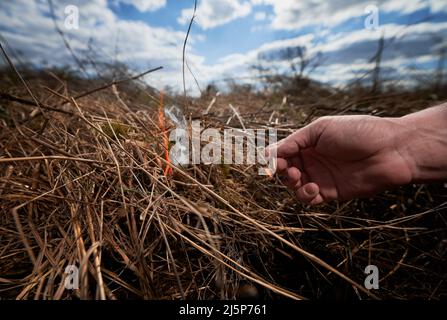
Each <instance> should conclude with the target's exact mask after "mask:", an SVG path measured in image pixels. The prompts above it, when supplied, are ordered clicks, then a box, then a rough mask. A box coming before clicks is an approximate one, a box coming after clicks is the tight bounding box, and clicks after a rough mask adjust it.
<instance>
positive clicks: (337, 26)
mask: <svg viewBox="0 0 447 320" xmlns="http://www.w3.org/2000/svg"><path fill="white" fill-rule="evenodd" d="M53 3H54V7H55V13H56V19H57V23H58V25H59V27H60V28H62V30H63V31H64V33H65V34H66V36H67V38H68V40H69V42H70V45H71V46H72V47H73V49H74V50H75V52H76V54H77V55H78V56H79V57H81V58H83V57H87V56H90V57H92V56H94V58H95V59H99V60H101V61H104V62H107V61H108V62H110V61H114V60H118V61H120V62H123V63H126V64H127V65H129V66H130V67H131V69H132V70H133V71H134V72H141V71H144V70H145V69H146V68H149V67H154V66H158V65H163V66H164V67H165V68H164V69H163V71H159V72H157V74H152V75H150V76H147V78H146V79H145V80H146V81H147V82H148V83H149V84H151V85H153V86H155V87H157V88H162V87H164V86H166V85H169V86H171V87H173V88H174V89H177V90H180V89H181V78H182V76H181V60H182V57H181V51H182V50H181V47H182V44H183V39H184V36H185V33H186V30H187V27H188V22H189V19H190V17H191V15H192V7H193V3H194V1H193V0H111V1H106V0H91V1H88V0H53ZM69 5H74V6H75V7H76V9H77V10H78V13H79V19H78V24H79V28H75V29H73V28H70V27H68V28H67V27H66V24H65V22H66V19H67V12H66V11H65V10H66V8H67V6H69ZM371 5H373V6H374V7H373V8H375V9H376V10H378V11H377V12H378V18H379V19H378V24H377V28H375V29H373V30H371V29H367V28H365V19H369V18H368V17H371V16H370V12H371V11H365V9H366V8H368V6H371ZM50 17H51V16H50V14H49V9H48V3H47V1H46V0H35V1H29V0H14V1H2V2H0V35H1V36H2V38H0V39H4V40H6V44H7V47H8V48H9V49H10V50H12V51H14V52H16V53H17V52H20V60H21V61H27V62H28V63H32V64H33V65H35V66H36V67H41V66H44V65H45V66H59V67H60V66H64V65H68V66H74V61H73V59H72V57H71V56H70V54H69V52H68V51H67V50H66V48H65V47H64V45H63V43H62V41H61V38H60V36H59V35H58V34H57V32H55V30H54V26H53V21H52V19H51V18H50ZM369 21H370V20H369ZM382 34H383V35H384V37H385V46H386V47H385V51H384V57H383V68H384V71H385V72H384V77H386V76H388V77H389V80H394V79H396V78H398V79H400V83H401V84H412V83H414V81H415V80H420V79H432V78H433V69H434V68H435V67H436V66H437V63H438V59H439V52H440V51H441V50H442V49H443V48H447V0H409V1H401V0H378V1H354V0H332V1H323V0H312V1H311V0H281V1H275V0H199V2H198V10H197V15H196V21H195V23H194V25H193V29H192V33H191V37H190V41H189V43H188V48H187V52H188V55H187V59H188V62H189V65H190V66H191V68H192V70H193V71H194V74H195V75H196V76H197V78H198V80H199V82H200V84H201V86H202V87H204V86H205V85H206V84H207V83H209V82H211V81H219V80H221V79H224V78H229V77H235V78H244V79H246V80H244V81H246V82H249V83H255V82H256V81H257V80H256V76H257V75H258V74H256V73H255V71H254V70H253V69H252V68H250V66H251V65H253V64H259V65H262V66H265V67H267V68H268V69H269V70H270V71H268V72H270V73H272V72H288V71H290V61H285V60H280V59H272V58H270V59H262V57H263V56H264V57H265V56H266V53H275V52H280V51H281V50H285V49H287V48H294V47H295V48H296V47H301V48H305V52H306V58H308V59H310V60H312V59H315V57H316V56H317V55H319V56H321V61H320V66H319V67H318V68H317V69H315V70H313V71H312V73H311V74H308V76H310V77H312V78H314V79H315V80H318V81H321V82H324V83H329V84H333V85H343V84H344V83H346V82H347V81H349V80H351V79H352V78H353V77H355V76H356V75H359V74H362V73H365V72H367V71H368V70H370V69H371V68H372V64H371V62H370V59H371V57H372V56H373V55H374V53H375V50H376V48H377V42H378V39H379V38H380V37H381V35H382ZM88 44H90V46H88ZM260 57H261V59H260ZM295 62H299V59H298V57H296V58H295ZM273 70H274V71H273ZM89 71H91V70H89ZM187 80H188V81H187V82H188V90H189V91H190V92H191V93H197V88H195V85H194V81H193V79H192V77H191V76H189V75H188V78H187ZM385 80H386V79H385Z"/></svg>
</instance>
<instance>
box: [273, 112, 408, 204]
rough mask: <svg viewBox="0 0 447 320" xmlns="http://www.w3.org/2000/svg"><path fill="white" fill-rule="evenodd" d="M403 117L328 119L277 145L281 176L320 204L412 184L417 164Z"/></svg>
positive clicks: (305, 198) (298, 192)
mask: <svg viewBox="0 0 447 320" xmlns="http://www.w3.org/2000/svg"><path fill="white" fill-rule="evenodd" d="M400 119H401V118H379V117H374V116H333V117H322V118H320V119H318V120H317V121H314V122H313V123H311V124H310V125H308V126H306V127H304V128H302V129H299V130H297V131H296V132H294V133H293V134H291V135H290V136H288V137H287V138H285V139H283V140H281V141H279V142H278V143H277V144H275V145H272V146H269V148H268V149H267V150H269V151H268V152H270V153H271V151H272V148H275V149H276V152H277V172H278V173H279V174H280V176H282V178H283V182H284V184H285V185H287V186H288V187H289V188H290V189H292V190H293V191H294V192H295V194H296V196H297V198H298V199H299V200H300V201H303V202H305V203H309V204H319V203H322V202H327V201H330V200H350V199H353V198H357V197H366V196H371V195H374V194H376V193H378V192H380V191H383V190H386V189H389V188H391V187H395V186H399V185H403V184H407V183H409V182H411V180H412V178H413V172H412V170H413V165H412V162H411V160H410V158H409V156H408V154H407V150H406V149H405V148H404V147H403V146H405V143H404V141H405V140H406V139H407V138H408V137H409V136H410V134H409V130H410V129H409V128H408V127H407V126H405V125H404V124H402V123H401V122H400V121H401V120H400Z"/></svg>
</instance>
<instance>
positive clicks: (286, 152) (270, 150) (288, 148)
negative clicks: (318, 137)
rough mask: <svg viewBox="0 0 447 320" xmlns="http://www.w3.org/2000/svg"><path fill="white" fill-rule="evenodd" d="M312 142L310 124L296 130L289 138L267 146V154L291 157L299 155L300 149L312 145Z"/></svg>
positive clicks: (268, 155)
mask: <svg viewBox="0 0 447 320" xmlns="http://www.w3.org/2000/svg"><path fill="white" fill-rule="evenodd" d="M311 142H312V137H311V130H310V126H307V127H304V128H301V129H299V130H297V131H295V132H294V133H292V134H291V135H289V136H288V137H287V138H285V139H282V140H281V141H278V142H277V143H274V144H271V145H269V146H268V147H267V148H266V156H267V157H270V156H273V157H275V156H276V157H278V158H289V157H292V156H295V155H297V154H298V152H299V151H300V149H303V148H307V147H309V146H311ZM275 153H276V154H275Z"/></svg>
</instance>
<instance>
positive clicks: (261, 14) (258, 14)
mask: <svg viewBox="0 0 447 320" xmlns="http://www.w3.org/2000/svg"><path fill="white" fill-rule="evenodd" d="M265 19H267V14H266V13H265V12H263V11H260V12H256V13H255V20H256V21H263V20H265Z"/></svg>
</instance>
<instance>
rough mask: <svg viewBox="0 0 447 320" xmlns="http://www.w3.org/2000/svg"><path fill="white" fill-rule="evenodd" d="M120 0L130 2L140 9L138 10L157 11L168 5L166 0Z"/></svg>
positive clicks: (119, 0) (120, 0)
mask: <svg viewBox="0 0 447 320" xmlns="http://www.w3.org/2000/svg"><path fill="white" fill-rule="evenodd" d="M117 1H118V2H121V3H125V4H129V5H132V6H134V7H135V8H137V9H138V11H141V12H146V11H156V10H158V9H160V8H163V7H164V6H165V5H166V0H117Z"/></svg>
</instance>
